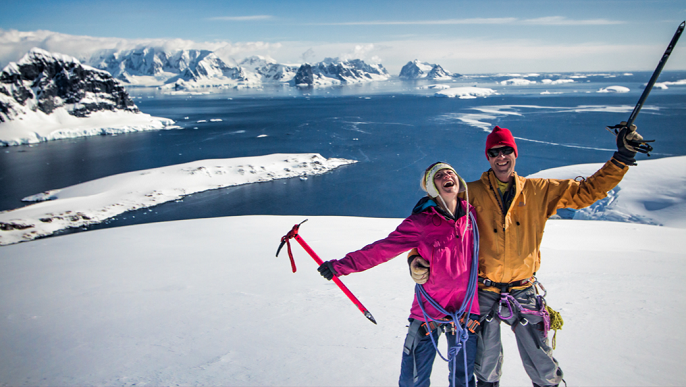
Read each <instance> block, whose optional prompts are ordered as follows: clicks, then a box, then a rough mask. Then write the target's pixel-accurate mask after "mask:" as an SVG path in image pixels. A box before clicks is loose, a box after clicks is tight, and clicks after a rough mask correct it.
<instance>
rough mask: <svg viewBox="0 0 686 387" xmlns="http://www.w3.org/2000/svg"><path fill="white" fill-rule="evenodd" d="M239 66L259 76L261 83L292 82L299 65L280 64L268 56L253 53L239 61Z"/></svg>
mask: <svg viewBox="0 0 686 387" xmlns="http://www.w3.org/2000/svg"><path fill="white" fill-rule="evenodd" d="M240 67H241V68H242V69H245V70H246V71H247V72H248V73H251V74H255V75H257V76H259V77H260V80H261V81H262V82H263V83H292V82H291V81H292V80H293V78H295V75H296V74H297V72H298V69H299V68H300V65H299V64H295V65H289V64H281V63H277V62H276V61H275V60H274V59H272V58H270V57H264V56H261V55H254V56H251V57H248V58H245V59H244V60H243V61H241V63H240Z"/></svg>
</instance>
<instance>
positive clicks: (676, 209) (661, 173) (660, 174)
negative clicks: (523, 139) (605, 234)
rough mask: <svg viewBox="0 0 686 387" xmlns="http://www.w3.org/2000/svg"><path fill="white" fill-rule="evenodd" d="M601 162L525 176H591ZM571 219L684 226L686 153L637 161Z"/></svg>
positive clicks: (563, 177) (685, 213)
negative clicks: (603, 196) (592, 202)
mask: <svg viewBox="0 0 686 387" xmlns="http://www.w3.org/2000/svg"><path fill="white" fill-rule="evenodd" d="M601 165H602V164H581V165H570V166H567V167H560V168H553V169H547V170H544V171H541V172H538V173H536V174H533V175H531V176H528V177H539V178H556V179H574V178H576V177H577V176H590V175H591V174H593V173H594V172H595V171H597V170H598V169H599V168H600V167H601ZM570 211H571V210H570ZM573 218H574V219H592V220H612V221H618V222H631V223H644V224H655V225H661V226H669V227H679V228H686V156H678V157H665V158H662V159H657V160H641V161H639V162H638V165H637V166H633V167H630V169H629V172H627V174H626V175H625V176H624V178H623V179H622V181H621V182H620V183H619V185H618V186H617V187H615V188H614V189H613V190H612V191H610V192H609V193H608V197H607V198H605V199H602V200H599V201H597V202H596V203H595V204H593V205H592V206H590V207H588V208H584V209H581V210H577V211H573Z"/></svg>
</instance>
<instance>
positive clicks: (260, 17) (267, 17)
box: [209, 15, 274, 21]
mask: <svg viewBox="0 0 686 387" xmlns="http://www.w3.org/2000/svg"><path fill="white" fill-rule="evenodd" d="M273 18H274V17H273V16H271V15H252V16H217V17H211V18H209V20H221V21H254V20H270V19H273Z"/></svg>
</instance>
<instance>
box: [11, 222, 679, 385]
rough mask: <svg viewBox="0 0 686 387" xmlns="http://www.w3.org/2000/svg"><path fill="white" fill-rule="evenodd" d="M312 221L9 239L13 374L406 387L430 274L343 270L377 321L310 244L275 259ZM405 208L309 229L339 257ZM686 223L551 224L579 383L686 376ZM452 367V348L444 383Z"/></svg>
mask: <svg viewBox="0 0 686 387" xmlns="http://www.w3.org/2000/svg"><path fill="white" fill-rule="evenodd" d="M304 218H305V217H302V216H243V217H227V218H213V219H203V220H187V221H177V222H167V223H158V224H145V225H140V226H131V227H122V228H115V229H107V230H99V231H94V232H87V233H79V234H71V235H67V236H62V237H54V238H49V239H42V240H37V241H33V242H31V243H23V244H18V245H13V246H6V247H3V248H2V256H1V257H0V292H1V294H3V297H2V298H0V311H2V314H3V318H2V319H0V343H2V348H3V351H1V352H0V375H3V377H2V380H0V384H3V385H115V384H116V385H133V384H137V385H145V384H148V385H189V384H190V385H227V386H238V385H240V386H262V385H290V386H296V385H298V386H359V385H365V386H389V385H395V384H396V383H397V377H398V372H399V365H400V354H401V351H402V345H403V341H404V336H405V333H406V328H405V325H406V318H407V316H408V314H409V308H410V303H411V300H412V297H413V285H414V284H413V282H412V281H411V279H410V277H409V275H408V272H407V265H406V262H405V259H404V256H400V257H398V258H396V259H393V260H391V261H390V262H388V263H385V264H382V265H380V266H378V267H376V268H373V269H371V270H369V271H367V272H364V273H359V274H354V275H351V276H348V277H343V282H344V283H345V284H346V285H347V286H348V287H349V288H350V290H351V291H352V292H353V293H354V294H355V295H356V296H357V297H358V298H359V299H360V301H361V302H362V303H363V304H364V305H365V306H366V307H367V308H368V309H369V310H370V311H371V312H372V314H373V315H374V317H375V318H376V320H377V321H378V322H379V325H378V326H375V325H373V324H371V323H370V322H369V321H368V320H367V319H366V318H364V316H363V315H362V314H361V313H360V312H359V310H357V308H356V307H355V306H354V305H353V304H352V303H351V302H350V301H349V300H348V299H347V298H346V297H345V295H344V294H343V293H342V292H341V291H340V290H339V289H338V288H337V287H336V286H335V284H333V283H332V282H327V281H326V280H324V279H323V278H321V277H320V276H319V274H318V273H317V271H316V264H315V263H314V261H313V260H312V259H311V258H310V257H309V256H308V255H307V253H305V251H304V250H302V248H300V246H298V245H297V243H293V244H292V245H293V246H292V248H293V254H294V256H295V260H296V264H297V266H298V271H297V273H295V274H293V273H291V270H290V263H289V260H288V257H287V252H286V250H285V248H284V250H282V252H281V255H280V256H279V257H278V258H276V257H275V256H274V255H275V252H276V248H277V247H278V244H279V241H280V238H281V236H283V235H284V234H285V233H286V232H288V231H289V230H290V229H291V227H292V226H293V225H294V224H296V223H300V222H301V221H302V220H304ZM400 221H401V220H400V219H371V218H355V217H310V219H309V221H308V222H307V223H305V224H303V226H302V227H301V228H300V235H301V237H302V238H303V239H304V240H305V241H306V242H307V243H308V244H309V245H310V246H311V247H312V248H313V249H314V251H315V252H317V254H318V255H319V256H320V257H322V259H324V260H328V259H332V258H340V257H342V256H343V255H344V254H345V253H346V252H348V251H352V250H355V249H358V248H361V247H362V246H364V245H365V244H367V243H370V242H372V241H374V240H376V239H379V238H382V237H384V236H386V235H387V234H388V233H389V232H391V231H392V230H393V229H394V228H395V227H396V226H397V225H398V224H399V223H400ZM685 233H686V230H683V229H676V228H669V227H657V226H649V225H640V224H628V223H619V222H602V221H577V220H552V221H549V222H548V225H547V228H546V234H545V237H544V240H543V246H542V249H543V251H542V256H543V258H542V262H543V264H542V268H541V270H540V271H539V273H538V278H539V279H540V281H541V282H542V283H543V284H544V286H546V288H547V289H548V297H547V299H548V301H549V303H550V305H551V306H552V307H553V308H555V309H556V310H558V311H560V312H561V313H562V316H563V318H564V319H565V325H564V327H563V329H562V330H561V331H559V332H558V335H557V350H556V351H555V353H556V358H557V359H558V360H559V361H560V364H561V366H562V368H563V370H564V371H565V379H566V380H567V381H568V383H570V385H579V386H593V385H596V386H597V385H632V386H650V385H679V384H681V382H682V381H683V380H684V377H686V372H685V371H684V368H683V367H682V366H681V363H683V361H684V355H683V352H682V350H681V348H683V346H684V345H686V342H685V341H686V340H685V339H684V335H682V334H680V333H679V331H678V329H677V330H675V329H674V321H680V320H681V318H683V317H684V310H686V308H685V306H686V305H685V304H686V302H685V301H684V300H683V298H682V297H674V298H672V297H668V296H667V295H668V294H670V293H671V292H670V293H668V292H667V288H666V287H667V286H669V287H671V286H672V285H668V284H678V283H680V280H681V278H682V276H683V273H684V270H686V264H685V262H684V257H683V251H684V248H686V242H685V241H686V238H684V237H685V236H686V235H685ZM667 316H669V317H667ZM503 338H504V342H505V369H504V376H503V379H502V385H503V386H523V385H529V383H530V382H529V381H528V378H527V376H526V374H525V373H524V371H523V369H522V366H521V362H520V360H519V356H518V354H517V351H516V346H515V344H514V339H513V335H512V334H511V333H510V332H509V329H508V328H506V327H505V328H503ZM440 346H441V347H442V348H444V347H445V341H444V340H443V339H442V340H441V342H440ZM447 379H448V376H447V365H446V364H445V363H444V362H443V361H441V360H438V359H437V361H436V363H435V366H434V375H433V376H432V384H433V385H438V386H444V385H447Z"/></svg>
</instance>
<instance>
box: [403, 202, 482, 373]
mask: <svg viewBox="0 0 686 387" xmlns="http://www.w3.org/2000/svg"><path fill="white" fill-rule="evenodd" d="M468 214H469V220H470V222H471V224H472V230H473V231H472V237H473V241H474V243H473V245H474V247H473V249H472V266H471V269H470V271H469V281H468V283H467V291H466V292H465V298H464V300H462V305H460V308H459V309H458V310H457V311H455V312H449V311H447V310H445V309H444V308H443V307H442V306H441V305H440V304H438V303H437V302H436V301H435V300H434V299H433V298H431V297H430V296H429V295H428V294H427V292H426V290H425V289H424V286H423V285H420V284H416V285H415V295H416V297H417V303H418V304H419V308H420V309H421V310H422V315H423V316H424V324H422V325H421V326H420V329H421V328H422V327H424V329H425V330H426V329H428V333H427V335H428V336H429V338H431V343H432V344H433V346H434V349H435V350H436V352H437V353H438V355H439V356H440V357H441V359H443V360H445V361H446V362H452V365H453V367H452V369H453V372H452V378H453V380H452V385H453V386H455V375H456V371H457V367H456V366H457V354H458V353H459V352H460V350H461V349H462V348H463V347H465V346H466V343H467V340H468V339H469V332H470V331H471V332H472V333H474V332H476V330H477V329H478V327H479V324H480V323H479V322H478V321H476V320H473V319H470V315H471V313H470V310H471V309H472V303H473V302H474V294H476V291H477V272H478V268H477V267H478V264H479V230H478V228H477V226H476V219H475V218H474V215H472V213H471V212H469V211H468ZM463 240H464V239H463ZM425 301H426V302H428V303H429V304H430V305H431V306H432V307H433V308H434V309H436V310H437V311H438V312H439V313H441V314H444V315H445V316H446V317H444V318H442V319H434V318H433V317H431V316H429V315H428V313H426V309H425V308H424V302H425ZM447 324H450V327H449V329H451V333H452V334H454V335H455V346H454V347H452V348H449V349H448V356H447V357H445V356H443V354H441V351H439V350H438V345H437V343H436V340H435V339H434V337H433V335H432V334H431V332H432V331H433V329H432V327H439V326H441V327H443V328H444V329H445V327H447V326H448V325H447ZM418 333H419V332H418ZM462 354H463V359H464V370H465V386H468V385H469V373H468V372H467V369H468V368H467V349H466V348H464V351H463V352H462Z"/></svg>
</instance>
